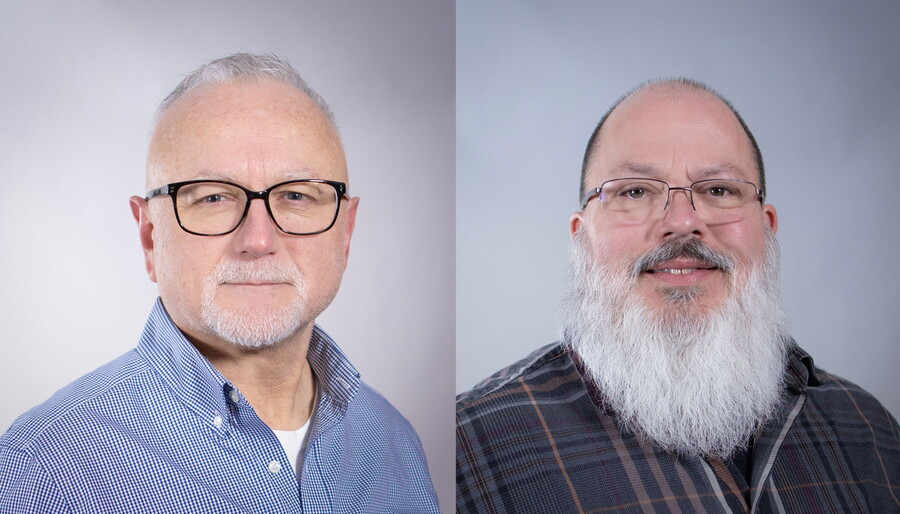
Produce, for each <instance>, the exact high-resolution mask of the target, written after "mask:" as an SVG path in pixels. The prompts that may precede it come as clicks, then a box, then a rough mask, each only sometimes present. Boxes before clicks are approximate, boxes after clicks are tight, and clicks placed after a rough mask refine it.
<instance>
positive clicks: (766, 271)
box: [457, 79, 900, 513]
mask: <svg viewBox="0 0 900 514" xmlns="http://www.w3.org/2000/svg"><path fill="white" fill-rule="evenodd" d="M764 198H765V180H764V172H763V165H762V157H761V155H760V152H759V148H758V146H757V144H756V141H755V140H754V138H753V136H752V134H751V133H750V131H749V129H748V128H747V126H746V124H745V123H744V121H743V120H742V119H741V118H740V116H739V115H738V114H737V112H736V111H735V110H734V108H733V107H732V106H731V105H730V104H729V103H728V102H727V101H725V100H724V99H723V98H722V97H721V96H719V95H718V94H717V93H715V92H713V91H712V90H711V89H710V88H708V87H707V86H705V85H703V84H701V83H697V82H694V81H691V80H687V79H676V80H668V81H655V82H650V83H647V84H644V85H642V86H640V87H638V88H637V89H635V90H633V91H632V92H630V93H629V94H627V95H625V96H624V97H623V98H622V99H620V100H619V101H618V102H616V104H615V105H614V106H613V107H612V108H611V109H610V110H609V111H608V112H607V114H606V115H605V116H604V117H603V118H602V119H601V121H600V123H599V124H598V126H597V128H596V130H595V131H594V133H593V135H592V137H591V139H590V141H589V143H588V146H587V150H586V152H585V158H584V164H583V169H582V180H581V188H580V199H581V206H582V210H581V211H579V212H576V213H575V214H573V215H572V218H571V222H570V231H571V234H572V257H571V268H570V280H571V285H570V293H569V295H568V296H567V298H566V299H565V302H564V304H563V309H562V324H563V340H562V341H561V342H559V343H556V344H553V345H550V346H547V347H544V348H541V349H540V350H538V351H536V352H535V353H533V354H532V355H530V356H529V357H527V358H526V359H524V360H522V361H520V362H518V363H516V364H514V365H513V366H510V367H509V368H506V369H504V370H502V371H500V372H498V373H497V374H495V375H493V376H492V377H490V378H488V379H486V380H485V381H483V382H481V383H480V384H479V385H477V386H476V387H475V388H474V389H473V390H472V391H469V392H466V393H463V394H461V395H460V396H459V397H458V398H457V509H458V510H459V511H460V512H496V513H499V512H529V513H530V512H540V513H550V512H610V511H635V512H699V511H708V512H745V511H756V512H770V511H772V512H848V511H849V512H888V511H897V510H900V500H898V498H900V488H898V487H900V427H898V425H897V422H896V420H894V418H893V417H892V416H891V415H890V413H888V412H887V411H886V409H884V407H882V406H881V405H880V404H879V403H878V401H877V400H875V399H874V398H873V397H872V396H871V395H869V394H868V393H866V392H865V391H864V390H862V389H861V388H859V387H858V386H856V385H854V384H852V383H850V382H848V381H846V380H843V379H841V378H839V377H836V376H834V375H830V374H828V373H826V372H824V371H822V370H821V369H818V368H816V367H815V366H814V365H813V361H812V358H811V357H810V356H809V355H808V354H806V353H805V352H804V351H803V350H802V349H800V348H799V347H798V346H797V344H796V343H795V342H794V341H793V340H792V339H791V337H790V336H789V335H788V332H787V330H786V328H785V326H786V323H785V320H784V314H783V313H782V310H781V307H780V296H779V290H778V286H777V278H778V260H779V256H778V245H777V243H776V240H775V235H774V234H775V231H776V230H777V227H778V223H777V215H776V212H775V209H774V207H772V206H771V205H767V204H765V200H764Z"/></svg>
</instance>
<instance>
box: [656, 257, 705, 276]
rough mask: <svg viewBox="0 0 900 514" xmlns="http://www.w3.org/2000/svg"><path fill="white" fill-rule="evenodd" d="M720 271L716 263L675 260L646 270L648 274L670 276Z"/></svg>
mask: <svg viewBox="0 0 900 514" xmlns="http://www.w3.org/2000/svg"><path fill="white" fill-rule="evenodd" d="M716 269H719V267H718V266H716V265H715V264H714V263H711V262H706V261H683V260H673V261H667V262H663V263H660V264H658V265H656V266H653V267H651V268H650V269H647V270H645V271H646V272H647V273H668V274H670V275H687V274H689V273H694V272H695V271H699V270H707V271H712V270H716Z"/></svg>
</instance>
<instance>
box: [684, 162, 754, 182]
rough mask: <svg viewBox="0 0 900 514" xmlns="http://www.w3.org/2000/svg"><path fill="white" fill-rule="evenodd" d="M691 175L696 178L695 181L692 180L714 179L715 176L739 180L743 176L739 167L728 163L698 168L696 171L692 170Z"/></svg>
mask: <svg viewBox="0 0 900 514" xmlns="http://www.w3.org/2000/svg"><path fill="white" fill-rule="evenodd" d="M691 175H695V176H696V179H692V180H703V179H706V178H710V177H715V176H717V175H730V177H727V178H741V177H742V176H743V174H742V173H741V168H740V167H738V166H735V165H734V164H728V163H724V164H716V165H713V166H707V167H705V168H700V169H698V170H694V171H693V172H692V173H691Z"/></svg>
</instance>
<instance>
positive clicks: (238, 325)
mask: <svg viewBox="0 0 900 514" xmlns="http://www.w3.org/2000/svg"><path fill="white" fill-rule="evenodd" d="M265 280H271V281H277V282H286V283H289V284H292V285H293V286H294V288H295V289H296V293H297V294H296V295H295V296H294V299H293V300H292V301H290V302H286V303H284V304H281V305H279V306H278V308H275V309H267V308H264V307H257V306H252V305H251V306H247V307H245V308H243V309H232V308H226V307H225V306H222V305H219V304H218V303H216V290H217V289H218V288H219V286H220V284H223V283H226V282H241V281H265ZM305 311H306V281H305V279H304V278H303V275H302V273H300V270H298V269H297V268H296V267H294V266H292V265H290V264H282V263H277V262H273V261H265V260H264V261H255V262H245V263H237V262H227V263H222V264H219V265H217V266H216V267H215V268H214V269H213V271H212V273H210V275H209V276H208V277H207V278H206V281H205V283H204V287H203V298H202V303H201V312H200V314H201V316H202V319H203V323H204V324H205V325H206V327H205V329H204V328H203V327H200V328H201V330H205V331H209V332H212V333H213V334H214V335H216V336H217V337H219V338H221V339H223V340H225V341H228V342H230V343H232V344H236V345H238V346H244V347H247V348H262V347H266V346H271V345H274V344H275V343H278V342H280V341H283V340H285V339H287V338H288V337H290V336H291V335H292V334H294V332H296V331H297V330H298V329H299V328H300V325H301V324H302V323H303V317H304V313H305Z"/></svg>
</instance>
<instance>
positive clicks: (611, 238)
mask: <svg viewBox="0 0 900 514" xmlns="http://www.w3.org/2000/svg"><path fill="white" fill-rule="evenodd" d="M646 232H647V231H646V230H643V229H640V228H639V227H615V228H613V227H596V228H593V229H591V230H589V231H588V234H589V237H590V245H591V251H592V253H593V257H594V259H596V260H597V262H602V263H609V264H617V263H625V262H630V261H631V260H633V259H634V258H636V257H637V256H638V255H640V254H642V253H643V252H646V251H647V250H648V243H647V240H646Z"/></svg>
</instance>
